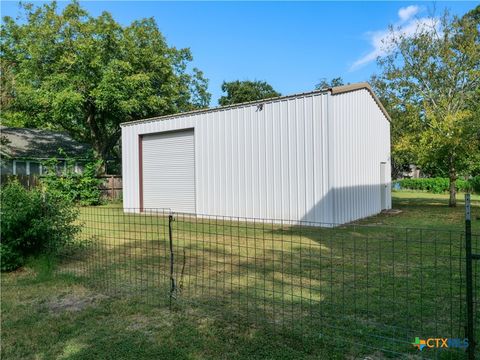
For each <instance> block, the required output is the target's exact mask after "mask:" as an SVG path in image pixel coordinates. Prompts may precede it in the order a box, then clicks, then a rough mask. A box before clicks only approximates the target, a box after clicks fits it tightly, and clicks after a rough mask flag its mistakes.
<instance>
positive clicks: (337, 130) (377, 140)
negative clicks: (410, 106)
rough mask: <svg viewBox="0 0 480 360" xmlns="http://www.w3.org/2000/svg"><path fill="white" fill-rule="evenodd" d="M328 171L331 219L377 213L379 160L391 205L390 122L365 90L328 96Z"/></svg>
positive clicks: (379, 209) (348, 219)
mask: <svg viewBox="0 0 480 360" xmlns="http://www.w3.org/2000/svg"><path fill="white" fill-rule="evenodd" d="M329 100H330V101H329V106H328V107H329V110H328V111H329V122H328V127H329V135H328V143H329V148H330V150H331V151H330V157H329V160H330V161H329V169H330V171H329V173H330V176H331V178H330V183H331V185H332V186H331V187H332V189H331V191H332V196H333V201H334V205H333V212H334V221H335V222H336V223H346V222H350V221H353V220H356V219H359V218H363V217H366V216H370V215H374V214H377V213H379V212H380V211H381V210H382V209H381V195H380V194H381V193H380V188H381V185H380V163H381V162H385V163H386V183H387V187H386V189H387V194H386V202H387V204H386V205H387V208H391V194H390V183H391V175H390V174H391V168H390V123H389V121H388V120H387V118H386V117H385V115H384V114H383V112H382V111H381V110H380V108H379V107H378V105H377V103H376V102H375V101H374V99H373V97H372V95H371V94H370V92H368V91H367V90H365V89H362V90H358V91H352V92H348V93H343V94H338V95H331V96H330V97H329Z"/></svg>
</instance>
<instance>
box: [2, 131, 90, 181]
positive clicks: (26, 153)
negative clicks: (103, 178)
mask: <svg viewBox="0 0 480 360" xmlns="http://www.w3.org/2000/svg"><path fill="white" fill-rule="evenodd" d="M60 149H62V150H63V151H64V152H65V154H66V157H68V158H73V159H77V161H76V162H75V171H76V172H82V170H83V161H82V159H85V157H86V155H87V152H88V151H89V150H90V146H88V145H86V144H82V143H79V142H78V141H76V140H74V139H72V138H71V137H70V136H69V135H68V134H66V133H63V132H54V131H47V130H40V129H28V128H13V127H5V126H0V156H1V160H0V162H1V174H2V175H3V174H11V175H41V174H42V173H44V172H45V169H43V166H42V162H44V161H45V160H47V159H51V158H56V159H58V160H59V162H58V165H57V172H58V173H62V172H63V171H64V170H65V167H66V161H65V156H63V157H62V156H61V155H60V153H59V150H60Z"/></svg>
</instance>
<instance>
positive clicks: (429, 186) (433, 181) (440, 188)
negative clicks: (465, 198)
mask: <svg viewBox="0 0 480 360" xmlns="http://www.w3.org/2000/svg"><path fill="white" fill-rule="evenodd" d="M397 183H398V184H399V185H400V187H401V188H402V189H410V190H421V191H428V192H431V193H434V194H441V193H444V192H448V191H449V190H450V182H449V179H448V178H419V179H400V180H397ZM471 186H472V181H471V180H468V181H466V180H463V179H457V181H456V189H457V191H467V190H468V189H469V188H470V187H471ZM475 191H476V192H478V190H475Z"/></svg>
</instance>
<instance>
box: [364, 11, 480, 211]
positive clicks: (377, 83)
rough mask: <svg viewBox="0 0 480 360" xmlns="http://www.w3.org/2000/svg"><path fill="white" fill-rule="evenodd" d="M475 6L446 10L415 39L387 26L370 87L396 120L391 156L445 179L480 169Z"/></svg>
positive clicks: (479, 51) (479, 41)
mask: <svg viewBox="0 0 480 360" xmlns="http://www.w3.org/2000/svg"><path fill="white" fill-rule="evenodd" d="M479 9H480V7H477V8H476V9H475V10H473V11H471V12H469V13H468V14H466V15H465V16H463V17H461V18H458V17H451V16H449V15H448V14H447V13H446V14H444V16H442V17H441V18H440V19H438V21H436V22H435V23H434V24H432V26H431V27H427V26H425V25H424V26H419V27H418V28H417V31H416V33H415V34H414V35H413V36H406V35H405V34H404V33H402V32H401V31H395V29H392V31H391V36H390V37H389V41H388V44H386V45H388V47H387V55H386V56H384V57H382V58H380V59H379V60H378V62H379V65H380V66H381V67H382V70H383V73H382V74H381V75H380V76H377V77H374V78H373V79H372V83H373V85H374V87H375V89H376V91H377V92H378V93H379V94H380V97H381V98H382V100H383V102H384V103H385V104H386V106H387V108H388V111H389V112H390V115H391V116H392V118H393V120H394V121H393V124H392V138H393V140H394V141H393V156H394V159H395V161H397V162H398V163H405V162H406V163H408V162H410V163H412V162H414V163H417V164H419V165H421V166H422V167H423V169H424V170H425V171H427V172H428V173H430V174H431V175H436V176H448V177H449V179H450V206H455V205H456V201H455V181H456V179H457V178H458V176H459V175H469V174H474V173H476V172H478V171H480V121H479V103H480V91H479V88H480V33H479V16H478V13H479Z"/></svg>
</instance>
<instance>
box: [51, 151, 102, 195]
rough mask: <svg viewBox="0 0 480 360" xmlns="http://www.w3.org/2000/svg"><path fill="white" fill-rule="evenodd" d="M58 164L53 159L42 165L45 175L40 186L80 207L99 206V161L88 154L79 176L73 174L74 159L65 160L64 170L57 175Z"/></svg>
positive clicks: (75, 173)
mask: <svg viewBox="0 0 480 360" xmlns="http://www.w3.org/2000/svg"><path fill="white" fill-rule="evenodd" d="M58 164H59V162H58V160H57V159H55V158H52V159H49V160H47V161H45V162H44V163H43V166H44V168H45V169H46V174H45V176H44V177H43V178H42V184H43V185H44V187H45V188H46V189H47V190H48V191H50V192H52V193H57V194H58V195H59V196H63V197H64V198H65V199H67V200H69V201H72V202H78V203H80V204H81V205H99V204H100V203H101V202H102V192H101V191H100V188H99V187H100V185H101V184H102V180H101V179H99V178H97V173H98V170H99V168H100V167H101V165H102V162H101V160H95V159H94V158H93V156H92V155H91V154H90V155H89V157H88V159H87V161H86V162H85V164H84V168H83V172H82V173H81V174H80V173H77V172H75V159H71V158H67V159H66V169H65V171H64V172H63V173H62V174H58V173H57V165H58Z"/></svg>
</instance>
